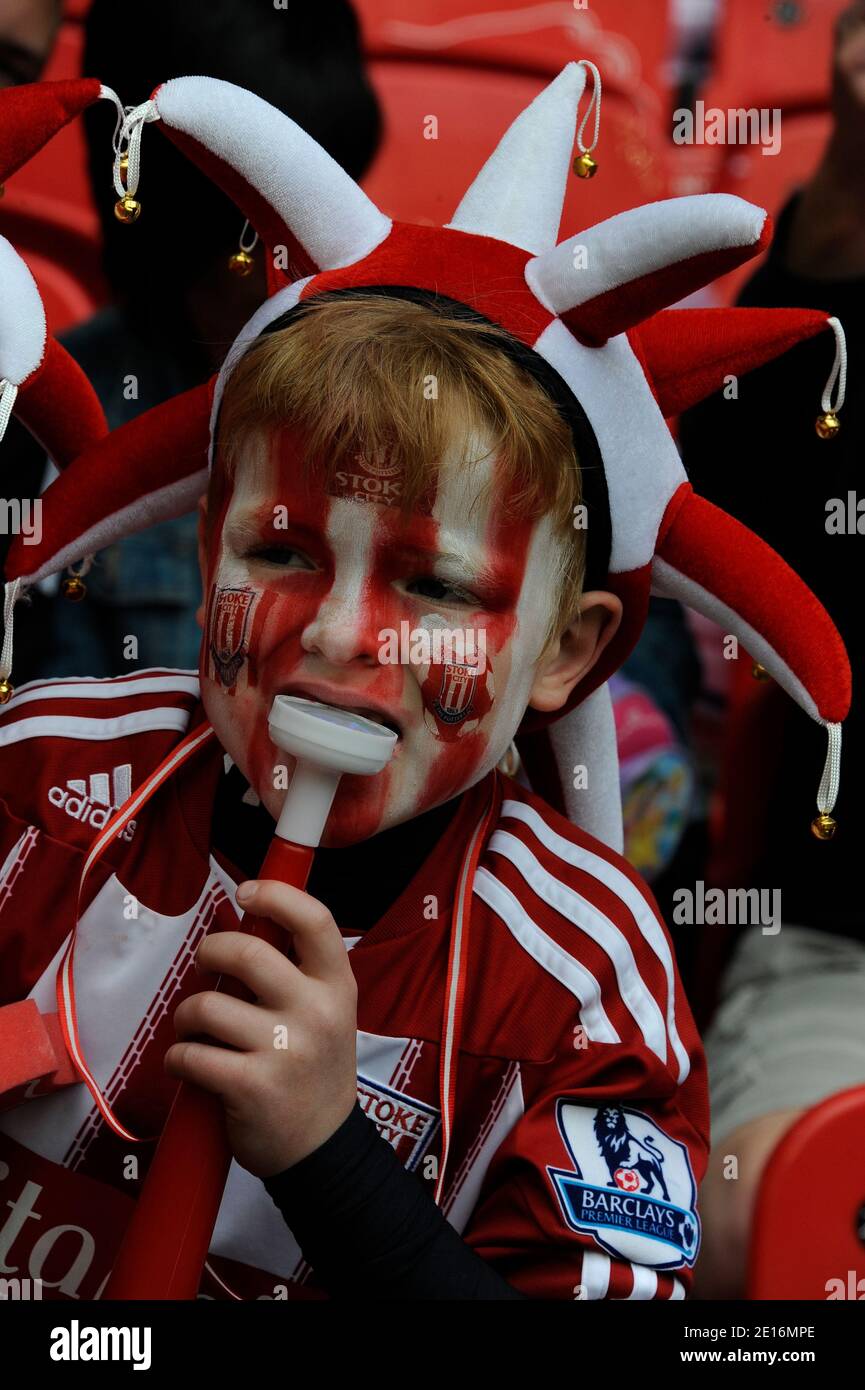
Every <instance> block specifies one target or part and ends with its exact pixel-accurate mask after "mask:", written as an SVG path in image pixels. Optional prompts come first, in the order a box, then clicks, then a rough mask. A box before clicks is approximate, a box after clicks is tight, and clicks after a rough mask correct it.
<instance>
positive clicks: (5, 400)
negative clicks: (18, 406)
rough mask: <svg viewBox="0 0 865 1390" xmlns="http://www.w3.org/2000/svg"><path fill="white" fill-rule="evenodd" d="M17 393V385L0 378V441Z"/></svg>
mask: <svg viewBox="0 0 865 1390" xmlns="http://www.w3.org/2000/svg"><path fill="white" fill-rule="evenodd" d="M17 395H18V387H17V386H16V385H15V382H14V381H7V380H6V378H5V377H2V378H0V441H2V439H3V436H4V434H5V433H6V426H7V425H8V424H9V417H10V415H11V414H12V411H13V409H14V407H15V397H16V396H17Z"/></svg>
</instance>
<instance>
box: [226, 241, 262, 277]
mask: <svg viewBox="0 0 865 1390" xmlns="http://www.w3.org/2000/svg"><path fill="white" fill-rule="evenodd" d="M254 265H255V257H254V256H250V254H249V252H248V251H245V250H244V249H243V247H242V246H241V248H240V250H239V251H235V253H234V255H233V256H229V258H228V269H229V270H230V271H231V273H232V275H239V276H240V277H241V278H243V277H244V276H245V275H249V274H250V273H251V271H252V268H253V266H254Z"/></svg>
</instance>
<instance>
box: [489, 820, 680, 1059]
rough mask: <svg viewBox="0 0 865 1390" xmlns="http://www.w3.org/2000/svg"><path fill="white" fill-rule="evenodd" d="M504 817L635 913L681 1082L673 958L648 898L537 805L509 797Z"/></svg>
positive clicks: (613, 866) (611, 865)
mask: <svg viewBox="0 0 865 1390" xmlns="http://www.w3.org/2000/svg"><path fill="white" fill-rule="evenodd" d="M502 816H503V817H505V816H512V817H513V818H514V819H515V820H519V821H522V823H523V824H524V825H527V826H528V827H529V829H530V830H532V831H533V833H534V834H535V835H536V836H537V837H538V839H539V840H540V842H541V844H542V845H544V846H545V847H546V848H547V849H549V850H551V851H552V853H553V854H555V855H557V856H558V857H559V858H560V859H563V860H564V861H565V863H567V864H572V865H573V866H574V868H577V869H582V870H583V872H584V873H587V874H591V875H592V876H593V877H594V878H596V879H598V881H599V882H600V883H603V884H604V886H605V887H606V888H609V889H610V891H611V892H612V893H615V894H616V896H617V897H618V898H619V899H620V900H621V901H622V902H623V903H624V905H625V907H626V908H627V909H628V911H629V912H630V913H631V915H632V916H633V918H634V921H635V922H636V924H637V927H638V928H639V930H640V933H641V935H642V936H643V939H644V940H645V941H646V942H647V943H648V945H649V946H650V947H651V949H652V950H653V951H654V953H655V955H656V956H657V958H658V960H659V961H660V963H661V966H662V967H663V970H664V975H665V977H666V981H667V1032H668V1034H669V1038H670V1045H671V1047H672V1049H673V1052H674V1054H675V1057H676V1060H677V1062H678V1064H679V1073H678V1078H677V1079H678V1081H679V1084H680V1085H681V1083H682V1082H683V1081H684V1080H685V1078H686V1076H687V1075H688V1073H689V1072H690V1069H691V1064H690V1061H689V1059H688V1054H687V1052H686V1051H685V1048H684V1046H683V1045H682V1040H681V1038H680V1037H679V1030H678V1028H677V1027H676V999H675V978H674V976H675V972H674V968H673V957H672V952H671V951H670V945H669V942H668V941H667V938H666V936H665V935H664V932H663V929H662V927H661V924H660V922H659V921H658V919H657V917H656V916H655V914H654V912H653V911H652V908H651V907H650V906H649V904H648V902H647V901H646V899H645V897H644V896H643V894H642V893H641V892H640V890H639V888H637V887H636V885H635V884H633V883H632V882H631V880H630V879H629V878H628V877H627V875H626V874H623V873H622V871H621V869H617V868H616V866H615V864H611V863H609V861H608V860H606V859H604V858H602V856H601V855H599V854H593V853H592V851H591V850H588V849H584V848H583V847H582V845H577V844H574V842H573V841H571V840H566V839H565V838H564V836H563V835H559V834H557V833H556V831H555V830H553V829H552V828H551V827H550V826H549V825H547V823H546V821H545V820H544V819H543V817H542V816H540V815H538V813H537V811H536V810H535V808H534V807H533V806H528V805H527V804H526V803H524V802H522V801H511V800H507V801H505V802H504V803H503V805H502Z"/></svg>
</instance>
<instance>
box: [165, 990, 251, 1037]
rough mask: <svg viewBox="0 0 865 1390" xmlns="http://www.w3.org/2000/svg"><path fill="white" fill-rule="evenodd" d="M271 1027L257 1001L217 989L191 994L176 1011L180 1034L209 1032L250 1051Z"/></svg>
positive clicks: (199, 1035) (184, 1035) (176, 1025)
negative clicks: (251, 1002) (221, 992)
mask: <svg viewBox="0 0 865 1390" xmlns="http://www.w3.org/2000/svg"><path fill="white" fill-rule="evenodd" d="M270 1030H271V1024H270V1022H269V1020H268V1018H267V1017H266V1016H265V1015H264V1013H263V1011H262V1010H261V1009H260V1008H259V1007H258V1006H257V1005H256V1004H250V1003H248V1002H247V1001H246V1000H245V999H236V998H235V997H234V996H233V995H231V994H220V993H219V992H218V991H217V990H205V991H204V992H203V993H202V994H192V995H190V996H189V998H188V999H184V1000H183V1003H182V1004H180V1005H179V1006H178V1007H177V1009H176V1010H175V1013H174V1031H175V1032H176V1034H177V1036H178V1038H189V1037H202V1036H206V1037H210V1038H214V1039H215V1040H216V1041H217V1042H221V1043H227V1044H228V1045H229V1047H239V1048H242V1049H243V1050H244V1051H247V1052H251V1051H253V1050H254V1049H255V1048H259V1047H262V1046H264V1045H265V1043H267V1042H268V1041H269V1039H270V1036H271V1032H270Z"/></svg>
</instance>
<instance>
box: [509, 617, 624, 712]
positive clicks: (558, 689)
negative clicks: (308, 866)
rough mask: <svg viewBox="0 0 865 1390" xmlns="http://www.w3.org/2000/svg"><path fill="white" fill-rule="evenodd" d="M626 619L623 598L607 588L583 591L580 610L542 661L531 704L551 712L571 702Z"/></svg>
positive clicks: (533, 706) (530, 700)
mask: <svg viewBox="0 0 865 1390" xmlns="http://www.w3.org/2000/svg"><path fill="white" fill-rule="evenodd" d="M621 621H622V601H621V599H619V598H618V597H617V596H616V595H615V594H610V593H607V591H606V590H605V589H592V590H590V592H589V593H587V594H583V597H582V599H581V600H580V611H579V613H578V615H577V617H576V618H575V619H574V621H573V622H572V623H571V624H570V625H569V626H568V627H566V628H565V630H564V632H563V633H562V634H561V636H560V637H558V638H557V639H556V641H554V642H551V643H550V645H549V647H548V648H547V650H546V652H545V653H544V655H543V656H542V657H541V659H540V662H539V663H538V669H537V671H536V672H535V683H534V685H533V686H532V692H531V695H530V696H529V706H530V707H531V708H532V709H536V710H541V711H542V712H543V713H551V712H553V711H555V710H557V709H562V707H563V706H564V705H565V704H566V703H567V700H568V696H569V695H570V693H571V691H572V690H573V688H574V686H575V685H576V684H577V682H578V681H580V680H582V678H583V677H584V676H587V675H588V673H589V672H590V671H591V669H592V667H593V666H594V665H595V664H596V662H597V661H598V659H599V657H600V655H601V653H602V652H603V650H604V648H605V647H606V646H607V645H608V644H609V643H610V642H611V641H612V639H613V638H614V637H615V635H616V633H617V631H618V629H619V624H620V623H621Z"/></svg>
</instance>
